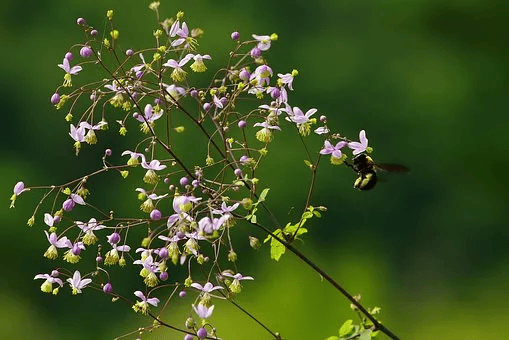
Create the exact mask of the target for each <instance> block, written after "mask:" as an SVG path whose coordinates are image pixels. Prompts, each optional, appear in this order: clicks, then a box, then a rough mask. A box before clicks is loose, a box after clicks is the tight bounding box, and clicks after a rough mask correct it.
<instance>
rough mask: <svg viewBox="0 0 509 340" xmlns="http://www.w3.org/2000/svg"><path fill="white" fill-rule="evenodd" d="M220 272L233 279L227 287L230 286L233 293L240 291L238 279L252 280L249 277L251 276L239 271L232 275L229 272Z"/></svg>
mask: <svg viewBox="0 0 509 340" xmlns="http://www.w3.org/2000/svg"><path fill="white" fill-rule="evenodd" d="M221 274H222V275H223V276H227V277H231V278H232V279H233V282H232V283H231V284H230V285H229V286H228V288H230V290H231V291H232V292H233V293H240V291H241V285H240V281H242V280H254V278H253V277H251V276H243V275H242V274H241V273H237V274H235V275H234V274H231V273H229V272H222V273H221Z"/></svg>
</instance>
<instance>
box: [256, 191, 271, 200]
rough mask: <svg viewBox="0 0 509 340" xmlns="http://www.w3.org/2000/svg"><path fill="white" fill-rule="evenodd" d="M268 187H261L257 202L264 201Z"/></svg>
mask: <svg viewBox="0 0 509 340" xmlns="http://www.w3.org/2000/svg"><path fill="white" fill-rule="evenodd" d="M269 190H270V188H265V189H263V191H262V193H261V194H260V198H259V199H258V202H263V201H265V197H267V194H268V193H269Z"/></svg>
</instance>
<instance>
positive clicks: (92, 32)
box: [90, 30, 99, 37]
mask: <svg viewBox="0 0 509 340" xmlns="http://www.w3.org/2000/svg"><path fill="white" fill-rule="evenodd" d="M98 33H99V32H97V30H91V31H90V35H91V36H93V37H95V36H96V35H97V34H98Z"/></svg>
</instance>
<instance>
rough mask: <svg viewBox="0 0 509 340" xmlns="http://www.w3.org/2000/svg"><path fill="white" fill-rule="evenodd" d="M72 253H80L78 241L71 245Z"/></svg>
mask: <svg viewBox="0 0 509 340" xmlns="http://www.w3.org/2000/svg"><path fill="white" fill-rule="evenodd" d="M72 253H73V254H74V255H79V254H80V253H81V248H80V246H79V244H78V243H75V244H73V245H72Z"/></svg>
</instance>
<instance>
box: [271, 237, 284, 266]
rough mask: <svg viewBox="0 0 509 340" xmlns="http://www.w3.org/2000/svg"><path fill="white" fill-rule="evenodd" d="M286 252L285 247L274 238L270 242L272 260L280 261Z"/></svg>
mask: <svg viewBox="0 0 509 340" xmlns="http://www.w3.org/2000/svg"><path fill="white" fill-rule="evenodd" d="M285 251H286V248H285V246H284V245H283V244H282V243H281V242H279V241H278V240H276V239H275V238H272V240H271V241H270V258H271V259H274V260H276V261H279V259H280V258H281V256H282V255H283V254H284V253H285Z"/></svg>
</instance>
